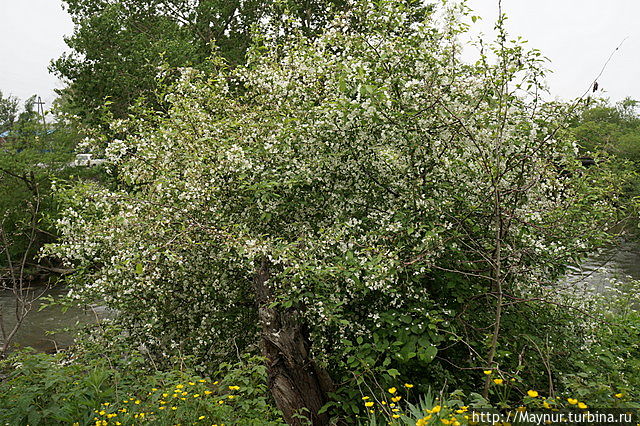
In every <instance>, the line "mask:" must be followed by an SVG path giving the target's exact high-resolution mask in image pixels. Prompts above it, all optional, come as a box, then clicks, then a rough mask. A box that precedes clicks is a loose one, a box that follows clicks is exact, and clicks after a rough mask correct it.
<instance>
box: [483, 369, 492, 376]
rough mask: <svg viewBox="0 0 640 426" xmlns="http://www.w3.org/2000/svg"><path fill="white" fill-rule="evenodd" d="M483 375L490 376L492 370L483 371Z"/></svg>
mask: <svg viewBox="0 0 640 426" xmlns="http://www.w3.org/2000/svg"><path fill="white" fill-rule="evenodd" d="M483 373H484V374H486V375H487V376H488V375H490V374H491V373H493V370H484V371H483Z"/></svg>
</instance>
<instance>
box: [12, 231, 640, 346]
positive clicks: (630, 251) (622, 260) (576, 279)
mask: <svg viewBox="0 0 640 426" xmlns="http://www.w3.org/2000/svg"><path fill="white" fill-rule="evenodd" d="M611 279H617V280H620V281H623V282H625V281H629V280H640V242H639V241H621V242H620V243H619V244H618V245H617V246H616V247H614V248H611V249H608V250H603V251H601V252H600V253H598V254H596V255H594V256H592V257H590V258H588V259H586V260H585V261H584V262H583V263H582V265H581V266H580V268H572V269H571V270H570V271H569V273H568V274H567V276H566V277H565V279H564V280H563V283H562V284H574V283H576V284H577V283H580V284H581V285H576V290H577V291H579V290H578V288H584V287H585V286H586V287H587V288H591V289H595V290H597V291H601V292H602V291H606V286H607V285H609V284H610V281H611ZM65 293H66V289H64V288H56V289H52V290H49V291H47V292H46V293H45V294H46V295H51V296H54V297H58V296H61V295H64V294H65ZM0 305H1V306H2V307H3V308H4V312H5V321H6V325H5V327H6V329H7V332H8V330H10V327H12V326H13V325H14V324H15V317H13V316H12V312H13V310H14V309H15V298H14V297H13V295H12V294H11V293H10V292H3V293H2V292H0ZM36 305H37V306H36V307H34V309H33V310H32V311H31V312H30V313H29V314H28V315H27V318H26V320H25V321H24V323H23V324H22V327H21V328H20V331H19V332H18V334H17V336H16V338H15V339H14V343H17V344H18V345H20V346H31V347H33V348H35V349H37V350H39V351H54V350H56V349H59V348H64V347H67V346H69V345H71V344H72V343H73V334H74V333H73V331H72V330H76V329H78V328H79V327H81V326H82V325H84V324H87V323H93V322H96V321H97V320H98V319H100V318H105V317H108V316H109V311H108V310H107V309H106V308H105V307H102V306H88V307H86V308H82V307H74V308H70V309H68V310H67V311H66V312H63V311H62V308H61V307H60V306H54V307H47V308H45V309H43V310H42V311H38V307H39V304H37V303H36ZM64 329H70V330H68V331H64ZM0 343H1V339H0Z"/></svg>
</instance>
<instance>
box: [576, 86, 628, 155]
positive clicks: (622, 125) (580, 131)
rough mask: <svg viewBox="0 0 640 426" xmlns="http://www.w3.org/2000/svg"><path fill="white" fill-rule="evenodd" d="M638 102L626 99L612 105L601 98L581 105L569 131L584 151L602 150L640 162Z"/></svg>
mask: <svg viewBox="0 0 640 426" xmlns="http://www.w3.org/2000/svg"><path fill="white" fill-rule="evenodd" d="M637 106H638V101H635V100H633V99H630V98H627V99H625V100H623V101H620V102H619V103H617V104H616V105H614V106H611V105H610V104H609V103H608V102H607V101H604V100H600V101H597V103H596V104H595V105H594V106H590V107H587V108H584V110H583V111H582V113H581V114H580V117H579V118H577V119H576V121H575V122H574V123H573V126H572V130H573V131H574V132H575V135H576V138H577V139H578V140H579V141H580V144H581V145H582V147H583V149H584V150H585V153H590V152H591V153H594V152H595V153H597V152H601V151H605V152H608V153H609V154H613V155H616V156H618V157H621V158H625V159H628V160H631V161H633V162H635V163H638V162H640V117H638V112H637Z"/></svg>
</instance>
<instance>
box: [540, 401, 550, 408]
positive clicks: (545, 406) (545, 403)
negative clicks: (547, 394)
mask: <svg viewBox="0 0 640 426" xmlns="http://www.w3.org/2000/svg"><path fill="white" fill-rule="evenodd" d="M542 406H543V407H544V408H551V405H549V403H548V402H547V401H544V402H542Z"/></svg>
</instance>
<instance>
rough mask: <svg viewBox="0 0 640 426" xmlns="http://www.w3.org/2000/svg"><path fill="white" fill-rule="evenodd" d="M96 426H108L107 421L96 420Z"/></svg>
mask: <svg viewBox="0 0 640 426" xmlns="http://www.w3.org/2000/svg"><path fill="white" fill-rule="evenodd" d="M96 426H107V421H106V420H96Z"/></svg>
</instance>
